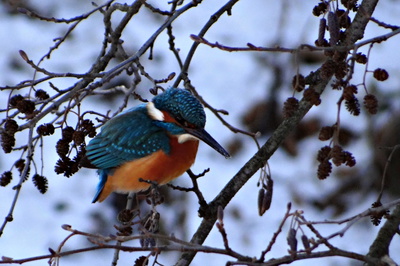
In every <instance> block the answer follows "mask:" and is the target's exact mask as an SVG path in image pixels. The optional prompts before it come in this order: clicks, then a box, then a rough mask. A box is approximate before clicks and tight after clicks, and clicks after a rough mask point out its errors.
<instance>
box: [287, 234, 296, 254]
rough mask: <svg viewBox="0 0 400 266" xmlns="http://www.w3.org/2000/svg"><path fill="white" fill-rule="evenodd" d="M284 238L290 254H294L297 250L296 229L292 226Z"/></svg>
mask: <svg viewBox="0 0 400 266" xmlns="http://www.w3.org/2000/svg"><path fill="white" fill-rule="evenodd" d="M286 240H287V243H288V245H289V247H290V251H291V254H295V253H296V252H297V239H296V230H295V229H294V228H290V229H289V232H288V235H287V238H286Z"/></svg>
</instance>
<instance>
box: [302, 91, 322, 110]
mask: <svg viewBox="0 0 400 266" xmlns="http://www.w3.org/2000/svg"><path fill="white" fill-rule="evenodd" d="M303 96H304V99H305V100H306V101H308V102H310V103H311V104H313V105H315V106H318V105H319V104H320V103H321V98H320V97H319V94H318V93H317V92H316V91H315V90H314V89H312V88H308V89H306V90H304V93H303Z"/></svg>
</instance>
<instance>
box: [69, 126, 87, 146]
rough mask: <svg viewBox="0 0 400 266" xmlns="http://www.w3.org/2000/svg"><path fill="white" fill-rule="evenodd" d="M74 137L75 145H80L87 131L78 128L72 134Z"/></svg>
mask: <svg viewBox="0 0 400 266" xmlns="http://www.w3.org/2000/svg"><path fill="white" fill-rule="evenodd" d="M72 139H73V140H74V142H75V145H77V146H79V145H81V144H82V143H83V142H84V141H85V133H84V132H83V131H80V130H77V131H75V132H74V134H73V135H72Z"/></svg>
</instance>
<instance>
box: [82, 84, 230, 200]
mask: <svg viewBox="0 0 400 266" xmlns="http://www.w3.org/2000/svg"><path fill="white" fill-rule="evenodd" d="M205 123H206V114H205V112H204V108H203V106H202V105H201V103H200V101H199V100H198V99H197V98H196V97H194V96H193V95H192V94H191V93H190V92H189V91H188V90H186V89H178V88H169V89H167V90H165V91H164V92H163V93H161V94H159V95H157V96H155V97H154V98H153V99H152V101H150V102H148V103H145V104H141V105H139V106H137V107H134V108H131V109H129V110H127V111H125V112H123V113H121V114H119V115H117V116H115V117H114V118H112V119H110V120H109V121H107V122H106V123H105V124H104V125H103V126H102V128H101V132H100V133H99V134H98V135H97V136H96V137H94V138H93V139H92V140H91V141H90V142H89V144H88V145H87V146H86V159H85V161H86V162H85V163H83V164H82V166H85V167H90V168H97V169H98V174H99V179H100V181H99V184H98V187H97V192H96V194H95V197H94V199H93V201H92V203H95V202H97V201H98V202H102V201H103V200H104V199H106V198H107V197H108V196H109V195H110V194H111V193H112V192H120V193H129V192H137V191H141V190H145V189H147V188H149V187H150V184H149V182H143V180H148V181H151V182H156V183H157V184H159V185H163V184H166V183H168V182H170V181H171V180H173V179H175V178H177V177H179V176H180V175H182V174H183V173H184V172H185V171H186V170H188V169H189V168H190V167H191V166H192V165H193V163H194V161H195V158H196V154H197V149H198V146H199V140H201V141H203V142H205V143H206V144H208V145H209V146H211V147H212V148H213V149H214V150H216V151H217V152H219V153H220V154H221V155H223V156H225V157H226V158H228V157H230V155H229V153H228V152H227V151H226V150H225V149H224V148H223V147H222V146H221V145H220V144H219V143H218V142H217V141H216V140H215V139H214V138H213V137H211V135H210V134H208V133H207V131H206V130H205V129H204V127H205ZM140 179H143V180H140ZM141 181H142V182H141Z"/></svg>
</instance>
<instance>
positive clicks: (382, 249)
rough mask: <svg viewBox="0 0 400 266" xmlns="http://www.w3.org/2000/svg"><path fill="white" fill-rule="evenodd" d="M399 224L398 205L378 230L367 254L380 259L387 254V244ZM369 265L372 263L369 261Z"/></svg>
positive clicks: (399, 208) (397, 229) (399, 206)
mask: <svg viewBox="0 0 400 266" xmlns="http://www.w3.org/2000/svg"><path fill="white" fill-rule="evenodd" d="M399 225H400V205H397V207H396V208H395V209H394V210H393V213H392V214H391V215H390V216H389V218H388V219H387V220H386V222H385V224H384V225H383V226H382V228H381V229H380V230H379V233H378V236H377V237H376V239H375V241H374V242H373V243H372V245H371V247H370V248H369V252H368V254H367V256H370V257H373V258H378V259H381V258H382V257H384V256H385V255H389V245H390V242H391V241H392V238H393V236H394V235H395V234H396V233H397V232H398V231H399ZM368 265H369V266H372V265H374V264H371V263H369V264H368Z"/></svg>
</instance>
